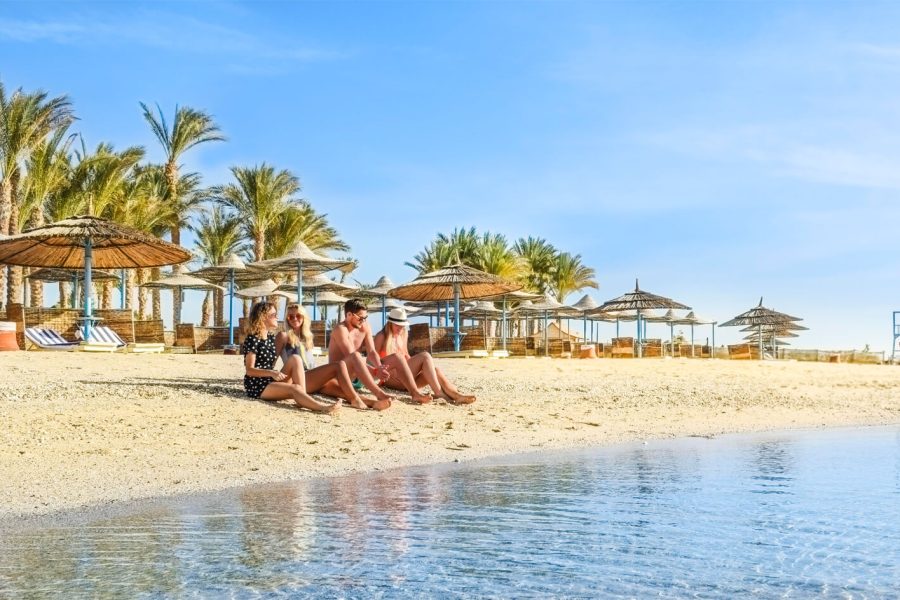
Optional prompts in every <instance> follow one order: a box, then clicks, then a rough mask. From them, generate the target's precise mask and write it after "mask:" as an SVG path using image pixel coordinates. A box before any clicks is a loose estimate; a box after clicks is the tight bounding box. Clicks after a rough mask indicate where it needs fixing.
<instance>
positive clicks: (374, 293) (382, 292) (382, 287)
mask: <svg viewBox="0 0 900 600" xmlns="http://www.w3.org/2000/svg"><path fill="white" fill-rule="evenodd" d="M395 287H396V285H395V284H394V282H393V281H391V278H390V277H388V276H387V275H382V276H381V277H379V278H378V281H376V282H375V285H373V286H372V287H370V288H360V289H358V290H356V295H357V296H360V297H362V298H381V325H382V326H384V324H385V323H386V322H387V309H388V306H387V295H388V292H390V291H391V290H392V289H394V288H395Z"/></svg>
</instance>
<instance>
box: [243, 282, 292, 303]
mask: <svg viewBox="0 0 900 600" xmlns="http://www.w3.org/2000/svg"><path fill="white" fill-rule="evenodd" d="M234 295H235V296H239V297H241V298H248V299H251V300H252V299H253V298H266V297H268V296H281V297H282V298H287V299H288V300H293V299H294V295H293V294H291V293H289V292H285V291H282V290H281V287H280V286H279V285H278V284H277V283H275V282H274V281H273V280H271V279H265V280H263V281H260V282H258V283H255V284H253V285H248V286H244V287H242V288H241V289H239V290H235V292H234Z"/></svg>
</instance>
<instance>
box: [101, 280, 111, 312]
mask: <svg viewBox="0 0 900 600" xmlns="http://www.w3.org/2000/svg"><path fill="white" fill-rule="evenodd" d="M113 289H114V288H113V282H112V281H104V282H103V283H102V284H101V292H100V306H101V307H103V308H112V304H113Z"/></svg>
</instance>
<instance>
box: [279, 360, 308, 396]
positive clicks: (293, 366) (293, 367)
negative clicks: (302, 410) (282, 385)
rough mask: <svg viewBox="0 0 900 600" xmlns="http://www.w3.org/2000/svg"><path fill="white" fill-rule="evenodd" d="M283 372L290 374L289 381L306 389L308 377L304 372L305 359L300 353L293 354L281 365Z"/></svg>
mask: <svg viewBox="0 0 900 600" xmlns="http://www.w3.org/2000/svg"><path fill="white" fill-rule="evenodd" d="M281 372H282V373H284V374H285V375H287V376H288V379H287V381H288V382H289V383H294V384H296V385H299V386H301V387H302V388H303V390H304V391H306V377H305V376H304V373H303V361H302V360H301V359H300V356H299V355H298V354H292V355H291V357H290V358H289V359H288V361H287V362H286V363H285V364H284V366H283V367H281Z"/></svg>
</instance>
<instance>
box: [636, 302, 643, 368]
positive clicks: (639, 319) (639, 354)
mask: <svg viewBox="0 0 900 600" xmlns="http://www.w3.org/2000/svg"><path fill="white" fill-rule="evenodd" d="M637 355H638V358H641V357H642V356H643V355H644V352H643V347H642V346H641V309H637Z"/></svg>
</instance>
